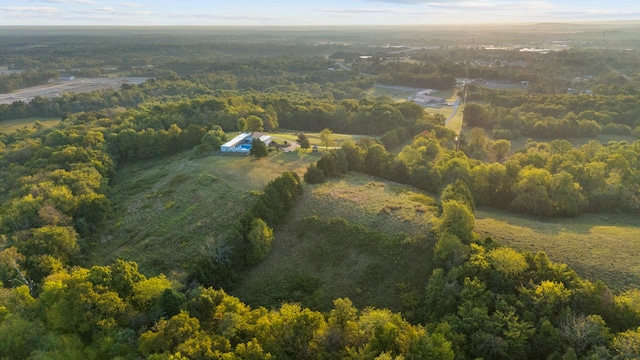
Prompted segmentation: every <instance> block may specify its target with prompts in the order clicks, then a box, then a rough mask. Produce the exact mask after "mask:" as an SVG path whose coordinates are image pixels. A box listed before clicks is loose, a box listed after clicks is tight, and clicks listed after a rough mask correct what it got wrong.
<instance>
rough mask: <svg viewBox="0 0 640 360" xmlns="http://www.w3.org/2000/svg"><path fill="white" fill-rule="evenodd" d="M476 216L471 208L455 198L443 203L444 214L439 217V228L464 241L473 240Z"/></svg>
mask: <svg viewBox="0 0 640 360" xmlns="http://www.w3.org/2000/svg"><path fill="white" fill-rule="evenodd" d="M474 221H475V219H474V216H473V213H472V212H471V209H469V207H467V206H466V205H464V204H461V203H459V202H458V201H455V200H447V201H445V202H443V203H442V215H441V216H440V218H439V219H438V229H439V230H440V231H441V232H445V231H448V232H450V233H451V234H453V235H455V236H457V237H458V238H459V239H460V240H462V242H463V243H466V244H468V243H470V242H471V241H472V240H473V237H474V234H473V225H474Z"/></svg>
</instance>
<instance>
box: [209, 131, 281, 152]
mask: <svg viewBox="0 0 640 360" xmlns="http://www.w3.org/2000/svg"><path fill="white" fill-rule="evenodd" d="M254 139H259V140H260V141H262V142H263V143H265V144H266V145H267V146H269V144H271V142H272V140H271V136H269V135H265V134H263V133H259V132H253V133H252V132H243V133H242V134H240V135H238V136H236V137H234V138H233V139H231V140H229V141H227V142H226V143H224V144H222V146H220V151H221V152H224V153H241V154H249V151H251V142H252V141H253V140H254Z"/></svg>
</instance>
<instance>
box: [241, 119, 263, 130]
mask: <svg viewBox="0 0 640 360" xmlns="http://www.w3.org/2000/svg"><path fill="white" fill-rule="evenodd" d="M245 130H246V131H250V132H260V131H263V130H264V122H263V121H262V119H260V118H259V117H257V116H255V115H251V116H249V117H247V126H246V128H245Z"/></svg>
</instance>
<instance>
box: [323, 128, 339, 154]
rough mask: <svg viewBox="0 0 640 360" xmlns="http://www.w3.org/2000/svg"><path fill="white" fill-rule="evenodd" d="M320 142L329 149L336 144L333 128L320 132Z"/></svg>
mask: <svg viewBox="0 0 640 360" xmlns="http://www.w3.org/2000/svg"><path fill="white" fill-rule="evenodd" d="M320 144H322V146H324V147H325V148H327V149H328V148H329V146H335V145H336V142H335V141H334V140H333V131H331V129H324V130H322V131H321V132H320Z"/></svg>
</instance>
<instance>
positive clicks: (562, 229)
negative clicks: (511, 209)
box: [476, 209, 640, 291]
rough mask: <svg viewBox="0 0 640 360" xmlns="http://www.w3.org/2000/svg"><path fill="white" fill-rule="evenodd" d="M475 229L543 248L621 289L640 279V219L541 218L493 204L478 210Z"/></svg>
mask: <svg viewBox="0 0 640 360" xmlns="http://www.w3.org/2000/svg"><path fill="white" fill-rule="evenodd" d="M476 231H477V232H478V233H479V234H481V235H482V236H483V237H484V236H491V237H493V238H494V239H495V240H496V241H498V242H499V243H501V244H503V245H507V246H510V247H513V248H515V249H518V250H526V251H530V252H537V251H544V252H546V253H547V255H548V256H549V258H550V259H551V260H553V261H556V262H561V263H565V264H568V265H569V266H570V267H571V268H573V269H574V270H575V271H576V272H577V273H578V274H579V275H580V276H582V277H584V278H587V279H589V280H592V281H595V280H602V281H604V282H605V283H606V284H607V285H609V286H610V287H611V288H613V289H615V290H618V291H622V290H625V289H629V288H632V287H637V286H638V283H639V282H640V263H639V262H638V258H639V257H640V219H638V218H636V217H630V216H624V215H600V214H598V215H594V214H587V215H583V216H580V217H578V218H575V219H557V220H555V219H554V220H548V219H537V218H533V217H528V216H520V215H515V214H510V213H506V212H501V211H497V210H491V209H481V210H476Z"/></svg>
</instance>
